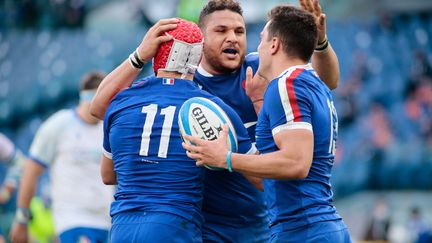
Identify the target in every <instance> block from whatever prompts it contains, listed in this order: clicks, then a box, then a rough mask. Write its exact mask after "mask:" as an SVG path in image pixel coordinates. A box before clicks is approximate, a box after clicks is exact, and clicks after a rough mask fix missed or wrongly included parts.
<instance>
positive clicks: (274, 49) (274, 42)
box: [270, 37, 281, 55]
mask: <svg viewBox="0 0 432 243" xmlns="http://www.w3.org/2000/svg"><path fill="white" fill-rule="evenodd" d="M280 47H281V42H280V40H279V38H277V37H273V38H272V44H271V47H270V49H271V51H270V53H271V54H272V55H274V54H276V53H277V52H278V50H279V48H280Z"/></svg>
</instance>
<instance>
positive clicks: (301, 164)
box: [183, 127, 313, 180]
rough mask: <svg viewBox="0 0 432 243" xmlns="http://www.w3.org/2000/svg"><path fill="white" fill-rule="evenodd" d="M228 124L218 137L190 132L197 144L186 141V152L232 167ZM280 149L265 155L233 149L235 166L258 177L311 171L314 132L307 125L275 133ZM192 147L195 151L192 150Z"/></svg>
mask: <svg viewBox="0 0 432 243" xmlns="http://www.w3.org/2000/svg"><path fill="white" fill-rule="evenodd" d="M227 133H228V132H227V128H226V127H225V128H224V130H223V132H222V136H220V138H219V139H217V140H215V141H205V140H202V139H199V138H198V137H191V136H186V139H188V140H189V141H191V142H192V143H193V144H196V146H194V145H189V144H185V143H184V144H183V147H184V148H185V149H186V151H187V152H186V154H187V155H188V156H189V157H190V158H192V159H195V160H196V161H197V165H198V166H202V165H204V164H206V165H210V166H217V167H221V168H226V169H228V163H227V158H228V157H229V156H226V154H227V153H228V149H227V147H226V143H225V141H226V139H227ZM274 139H275V142H276V145H277V147H278V148H279V150H278V151H275V152H272V153H268V154H263V155H248V154H238V153H232V154H231V156H230V163H231V167H232V169H233V170H235V171H238V172H241V173H244V174H247V175H250V176H255V177H262V178H272V179H283V180H286V179H303V178H306V177H307V175H308V174H309V169H310V167H311V165H312V156H313V133H312V131H310V130H307V129H292V130H283V131H281V132H279V133H277V134H275V135H274ZM189 151H191V152H189Z"/></svg>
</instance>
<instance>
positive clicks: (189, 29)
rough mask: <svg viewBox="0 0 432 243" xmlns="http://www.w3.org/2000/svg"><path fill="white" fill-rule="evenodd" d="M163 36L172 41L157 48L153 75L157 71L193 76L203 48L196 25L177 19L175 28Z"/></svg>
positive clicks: (201, 38)
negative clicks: (167, 36)
mask: <svg viewBox="0 0 432 243" xmlns="http://www.w3.org/2000/svg"><path fill="white" fill-rule="evenodd" d="M165 34H166V35H170V36H172V37H173V38H174V39H173V40H171V41H168V42H165V43H162V44H161V45H160V46H159V49H158V51H157V53H156V56H155V57H154V59H153V69H154V72H155V74H157V72H158V70H164V71H171V72H173V71H175V72H179V73H182V74H188V73H190V74H193V73H194V71H195V69H196V68H197V66H198V63H199V61H200V59H201V53H202V47H203V35H202V33H201V30H200V28H199V27H198V25H196V24H195V23H192V22H190V21H186V20H184V19H180V18H179V22H178V23H177V28H175V29H173V30H170V31H168V32H166V33H165Z"/></svg>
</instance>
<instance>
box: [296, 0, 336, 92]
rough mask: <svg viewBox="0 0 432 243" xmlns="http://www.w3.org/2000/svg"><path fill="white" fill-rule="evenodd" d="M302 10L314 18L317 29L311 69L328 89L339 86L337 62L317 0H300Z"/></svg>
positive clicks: (323, 15) (324, 16) (324, 18)
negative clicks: (316, 44)
mask: <svg viewBox="0 0 432 243" xmlns="http://www.w3.org/2000/svg"><path fill="white" fill-rule="evenodd" d="M300 5H301V6H302V8H303V9H304V10H306V11H308V12H310V13H311V14H312V15H313V16H314V17H315V22H316V24H317V28H318V46H317V48H316V50H315V52H314V53H313V55H312V67H313V68H314V69H315V70H316V72H317V74H318V76H319V77H320V78H321V80H322V81H324V83H325V84H326V85H327V86H328V87H329V88H330V89H336V88H337V86H338V84H339V61H338V57H337V55H336V53H335V51H334V50H333V48H332V46H331V44H330V42H329V41H328V39H327V35H326V15H325V14H324V13H323V12H322V11H321V6H320V5H319V3H318V0H300Z"/></svg>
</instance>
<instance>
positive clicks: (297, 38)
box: [268, 5, 318, 61]
mask: <svg viewBox="0 0 432 243" xmlns="http://www.w3.org/2000/svg"><path fill="white" fill-rule="evenodd" d="M268 20H269V25H268V38H269V39H268V40H270V39H271V38H273V37H278V38H279V39H280V42H281V44H282V48H283V51H284V52H285V53H286V54H287V55H288V56H290V57H298V58H301V59H302V60H304V61H309V59H310V58H311V56H312V54H313V52H314V49H315V47H316V44H317V41H318V31H317V26H316V24H315V19H314V17H313V16H312V15H311V14H310V13H308V12H306V11H304V10H301V9H299V8H297V7H294V6H289V5H279V6H276V7H274V8H273V9H272V10H270V12H269V14H268Z"/></svg>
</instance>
